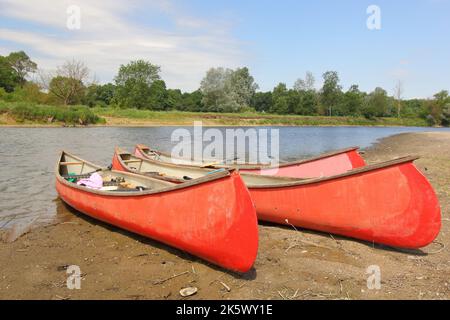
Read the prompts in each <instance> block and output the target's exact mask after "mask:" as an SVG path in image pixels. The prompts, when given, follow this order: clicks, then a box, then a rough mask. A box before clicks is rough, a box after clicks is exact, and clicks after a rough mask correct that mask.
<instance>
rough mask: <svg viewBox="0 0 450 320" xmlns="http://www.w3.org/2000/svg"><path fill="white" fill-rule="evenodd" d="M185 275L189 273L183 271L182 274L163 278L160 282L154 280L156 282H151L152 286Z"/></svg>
mask: <svg viewBox="0 0 450 320" xmlns="http://www.w3.org/2000/svg"><path fill="white" fill-rule="evenodd" d="M187 273H189V271H185V272H182V273H178V274H174V275H173V276H171V277H168V278H165V279H162V280H156V281H153V284H154V285H157V284H162V283H164V282H166V281H169V280H171V279H173V278H176V277H179V276H182V275H184V274H187Z"/></svg>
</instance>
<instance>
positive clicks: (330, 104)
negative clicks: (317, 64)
mask: <svg viewBox="0 0 450 320" xmlns="http://www.w3.org/2000/svg"><path fill="white" fill-rule="evenodd" d="M322 77H323V87H322V92H321V100H322V104H323V105H324V106H325V107H326V108H328V115H329V116H332V115H333V108H334V107H335V106H336V105H337V104H338V103H339V98H340V96H341V93H342V87H341V86H340V84H339V81H340V80H339V75H338V73H337V72H336V71H327V72H325V73H324V74H323V76H322Z"/></svg>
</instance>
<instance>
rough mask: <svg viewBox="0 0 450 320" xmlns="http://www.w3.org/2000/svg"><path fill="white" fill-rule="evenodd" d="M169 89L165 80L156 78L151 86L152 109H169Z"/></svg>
mask: <svg viewBox="0 0 450 320" xmlns="http://www.w3.org/2000/svg"><path fill="white" fill-rule="evenodd" d="M167 97H168V94H167V90H166V83H165V82H164V81H163V80H155V81H153V83H152V84H151V86H150V96H149V106H148V107H149V108H150V109H152V110H166V109H167Z"/></svg>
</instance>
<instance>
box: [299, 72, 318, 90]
mask: <svg viewBox="0 0 450 320" xmlns="http://www.w3.org/2000/svg"><path fill="white" fill-rule="evenodd" d="M315 82H316V79H315V78H314V75H313V74H312V72H310V71H307V72H306V75H305V79H298V80H297V81H296V82H295V83H294V90H296V91H314V90H315V88H314V83H315Z"/></svg>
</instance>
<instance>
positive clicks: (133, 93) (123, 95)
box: [114, 60, 161, 109]
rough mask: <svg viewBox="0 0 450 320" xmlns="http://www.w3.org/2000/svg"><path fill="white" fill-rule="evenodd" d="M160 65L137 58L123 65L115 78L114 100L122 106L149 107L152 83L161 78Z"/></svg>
mask: <svg viewBox="0 0 450 320" xmlns="http://www.w3.org/2000/svg"><path fill="white" fill-rule="evenodd" d="M160 70H161V69H160V67H159V66H156V65H154V64H152V63H150V62H148V61H144V60H136V61H131V62H130V63H128V64H127V65H121V66H120V68H119V72H118V74H117V76H116V77H115V78H114V80H115V84H116V90H115V94H114V102H115V103H117V104H118V105H119V106H121V107H129V108H138V109H143V108H149V105H150V104H151V101H150V100H151V99H152V97H151V89H150V87H151V85H152V84H153V82H155V81H157V80H160V76H159V73H160Z"/></svg>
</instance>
